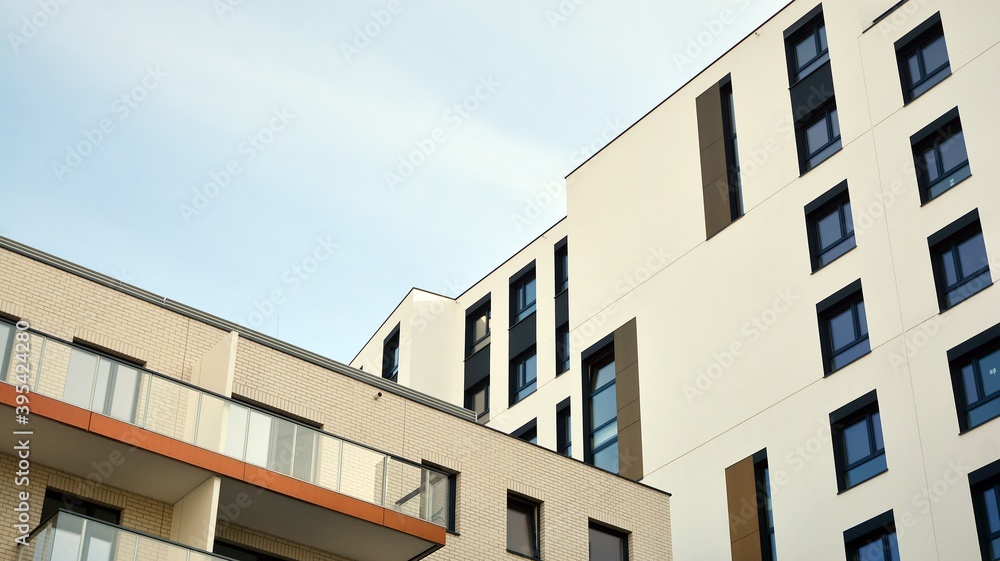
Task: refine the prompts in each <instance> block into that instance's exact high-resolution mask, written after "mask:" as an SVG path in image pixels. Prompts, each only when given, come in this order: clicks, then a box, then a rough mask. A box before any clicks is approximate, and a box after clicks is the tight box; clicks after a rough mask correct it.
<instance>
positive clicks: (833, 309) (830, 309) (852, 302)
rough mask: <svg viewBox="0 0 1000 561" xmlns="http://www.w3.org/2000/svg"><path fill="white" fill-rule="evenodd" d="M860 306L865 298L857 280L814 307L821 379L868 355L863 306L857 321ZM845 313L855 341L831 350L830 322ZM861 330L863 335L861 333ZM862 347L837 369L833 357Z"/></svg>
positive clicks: (866, 324)
mask: <svg viewBox="0 0 1000 561" xmlns="http://www.w3.org/2000/svg"><path fill="white" fill-rule="evenodd" d="M864 304H865V297H864V292H863V290H862V287H861V279H858V280H856V281H854V282H852V283H851V284H849V285H847V286H846V287H844V288H842V289H840V290H839V291H837V292H836V293H835V294H833V295H832V296H830V297H828V298H827V299H825V300H823V301H822V302H820V303H819V304H817V305H816V314H817V317H818V318H819V336H820V346H821V349H822V354H823V373H824V376H829V375H831V374H833V373H834V372H837V371H839V370H843V369H844V368H846V367H847V366H849V365H851V364H854V363H855V362H857V361H858V360H861V359H862V358H864V357H865V356H867V355H869V354H871V339H870V334H869V330H868V310H867V307H864V310H863V311H864V322H862V321H861V315H862V314H861V311H860V310H861V307H862V306H864ZM848 310H850V311H851V319H852V323H853V327H854V334H855V339H854V340H853V341H851V342H850V343H848V344H847V345H845V346H843V347H841V348H840V349H834V348H833V333H832V331H831V329H830V322H831V321H832V320H833V319H834V318H836V317H838V316H840V315H841V314H842V313H844V312H846V311H848ZM862 330H863V331H864V333H862ZM863 344H866V345H867V346H868V348H867V349H865V350H864V351H863V352H861V354H858V355H857V356H855V357H854V358H853V359H851V360H850V361H848V362H845V363H843V364H841V365H839V366H837V365H836V360H837V357H839V356H840V355H843V354H844V353H847V352H853V351H854V349H855V347H858V346H860V345H863Z"/></svg>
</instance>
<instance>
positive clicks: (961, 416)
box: [948, 324, 1000, 432]
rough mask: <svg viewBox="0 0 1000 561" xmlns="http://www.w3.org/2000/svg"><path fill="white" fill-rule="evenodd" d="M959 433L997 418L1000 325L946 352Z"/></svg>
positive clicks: (999, 401)
mask: <svg viewBox="0 0 1000 561" xmlns="http://www.w3.org/2000/svg"><path fill="white" fill-rule="evenodd" d="M948 360H949V363H950V364H951V377H952V385H953V386H954V390H955V402H956V405H957V409H958V424H959V427H960V428H961V430H962V432H965V431H967V430H970V429H974V428H976V427H978V426H979V425H982V424H983V423H985V422H987V421H990V420H992V419H995V418H997V417H1000V324H998V325H995V326H993V327H991V328H989V329H987V330H986V331H984V332H982V333H980V334H979V335H976V336H975V337H973V338H972V339H970V340H969V341H967V342H966V343H963V344H962V345H960V346H958V347H956V348H954V349H952V350H950V351H948Z"/></svg>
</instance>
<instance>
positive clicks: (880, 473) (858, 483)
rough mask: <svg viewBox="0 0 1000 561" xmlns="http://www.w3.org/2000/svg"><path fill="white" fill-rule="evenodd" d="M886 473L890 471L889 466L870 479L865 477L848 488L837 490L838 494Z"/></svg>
mask: <svg viewBox="0 0 1000 561" xmlns="http://www.w3.org/2000/svg"><path fill="white" fill-rule="evenodd" d="M886 473H889V468H885V469H884V470H883V471H880V472H878V473H876V474H875V475H873V476H871V477H869V478H868V479H865V480H864V481H859V482H857V483H855V484H854V485H851V486H850V487H848V488H846V489H841V490H839V491H837V494H838V495H843V494H844V493H846V492H848V491H850V490H851V489H857V488H858V487H860V486H862V485H864V484H865V483H868V482H869V481H871V480H872V479H875V478H877V477H879V476H880V475H883V474H886Z"/></svg>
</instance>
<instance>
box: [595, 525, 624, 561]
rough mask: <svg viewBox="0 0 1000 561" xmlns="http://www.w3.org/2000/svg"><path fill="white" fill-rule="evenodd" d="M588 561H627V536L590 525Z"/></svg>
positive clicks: (616, 531) (599, 526) (601, 526)
mask: <svg viewBox="0 0 1000 561" xmlns="http://www.w3.org/2000/svg"><path fill="white" fill-rule="evenodd" d="M589 549H590V556H589V558H590V561H628V534H626V533H624V532H620V531H618V530H612V529H611V528H608V527H606V526H604V525H601V524H597V523H596V522H591V523H590V547H589Z"/></svg>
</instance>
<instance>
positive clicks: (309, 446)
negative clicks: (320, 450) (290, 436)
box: [292, 426, 316, 481]
mask: <svg viewBox="0 0 1000 561" xmlns="http://www.w3.org/2000/svg"><path fill="white" fill-rule="evenodd" d="M315 448H316V433H315V431H312V430H310V429H309V428H307V427H303V426H296V427H295V462H294V464H293V469H292V476H293V477H297V478H299V479H301V480H303V481H312V480H313V453H314V451H315Z"/></svg>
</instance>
